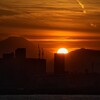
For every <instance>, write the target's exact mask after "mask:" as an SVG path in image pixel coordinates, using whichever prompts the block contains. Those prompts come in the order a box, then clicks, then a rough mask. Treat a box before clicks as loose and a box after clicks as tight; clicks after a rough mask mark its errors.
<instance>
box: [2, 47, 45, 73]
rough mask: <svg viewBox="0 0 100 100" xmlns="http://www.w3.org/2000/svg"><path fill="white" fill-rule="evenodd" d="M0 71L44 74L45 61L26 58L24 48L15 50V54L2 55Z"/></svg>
mask: <svg viewBox="0 0 100 100" xmlns="http://www.w3.org/2000/svg"><path fill="white" fill-rule="evenodd" d="M0 69H1V70H2V72H7V70H8V72H9V73H10V72H11V71H13V72H14V71H15V72H18V73H22V74H26V75H30V74H33V75H34V74H45V73H46V60H45V59H40V58H26V48H17V49H16V50H15V52H11V53H4V54H3V57H2V58H1V59H0Z"/></svg>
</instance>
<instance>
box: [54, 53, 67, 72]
mask: <svg viewBox="0 0 100 100" xmlns="http://www.w3.org/2000/svg"><path fill="white" fill-rule="evenodd" d="M65 56H66V54H58V53H55V54H54V73H55V74H64V72H65Z"/></svg>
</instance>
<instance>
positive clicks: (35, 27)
mask: <svg viewBox="0 0 100 100" xmlns="http://www.w3.org/2000/svg"><path fill="white" fill-rule="evenodd" d="M99 19H100V1H99V0H98V1H97V0H95V1H93V0H70V1H69V0H3V1H2V0H1V1H0V39H1V40H2V39H4V38H6V37H9V36H22V37H25V38H26V39H28V40H30V41H32V42H33V43H37V44H38V43H40V45H41V46H43V48H45V49H46V50H49V51H50V52H56V50H57V49H58V48H60V47H66V48H68V49H69V51H71V50H74V49H77V48H83V47H84V48H91V49H100V46H99V44H100V20H99Z"/></svg>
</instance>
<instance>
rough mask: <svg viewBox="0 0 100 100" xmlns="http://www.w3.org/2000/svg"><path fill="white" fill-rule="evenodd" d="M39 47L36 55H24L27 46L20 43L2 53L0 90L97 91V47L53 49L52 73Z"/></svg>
mask: <svg viewBox="0 0 100 100" xmlns="http://www.w3.org/2000/svg"><path fill="white" fill-rule="evenodd" d="M41 50H42V49H40V46H38V50H37V52H38V53H37V58H36V57H33V58H32V57H31V58H29V57H27V53H26V51H27V48H22V47H20V48H16V49H15V50H14V52H12V51H11V52H4V53H3V54H2V57H1V58H0V69H1V70H0V73H1V75H0V82H1V86H0V89H1V90H0V91H1V92H0V93H1V94H2V93H3V94H6V93H7V94H8V93H9V94H12V93H14V94H25V93H26V94H31V93H37V94H38V93H43V94H46V93H50V94H55V93H57V94H59V93H61V94H62V93H63V94H64V93H65V94H73V93H74V94H92V93H93V94H94V93H96V94H98V93H99V92H98V91H99V89H100V85H99V83H100V81H99V78H100V67H99V66H100V50H92V49H85V48H81V49H77V50H74V51H71V52H69V53H68V54H63V53H62V54H61V53H54V58H53V62H54V63H53V62H52V64H53V72H52V73H48V72H47V69H48V65H47V64H48V63H47V61H48V58H44V57H42V56H43V54H42V53H43V52H41ZM44 54H45V51H44ZM83 88H84V89H85V90H83ZM12 91H13V92H12ZM43 91H44V92H43ZM58 91H59V92H58Z"/></svg>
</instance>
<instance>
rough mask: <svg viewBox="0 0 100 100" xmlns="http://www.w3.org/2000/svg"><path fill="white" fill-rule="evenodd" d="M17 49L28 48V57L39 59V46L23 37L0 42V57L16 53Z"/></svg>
mask: <svg viewBox="0 0 100 100" xmlns="http://www.w3.org/2000/svg"><path fill="white" fill-rule="evenodd" d="M17 48H26V53H27V57H35V58H36V57H37V54H38V52H37V48H38V46H37V45H35V44H33V43H31V42H30V41H28V40H26V39H25V38H23V37H8V38H7V39H5V40H2V41H0V57H2V54H3V53H9V52H14V51H15V49H17Z"/></svg>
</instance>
